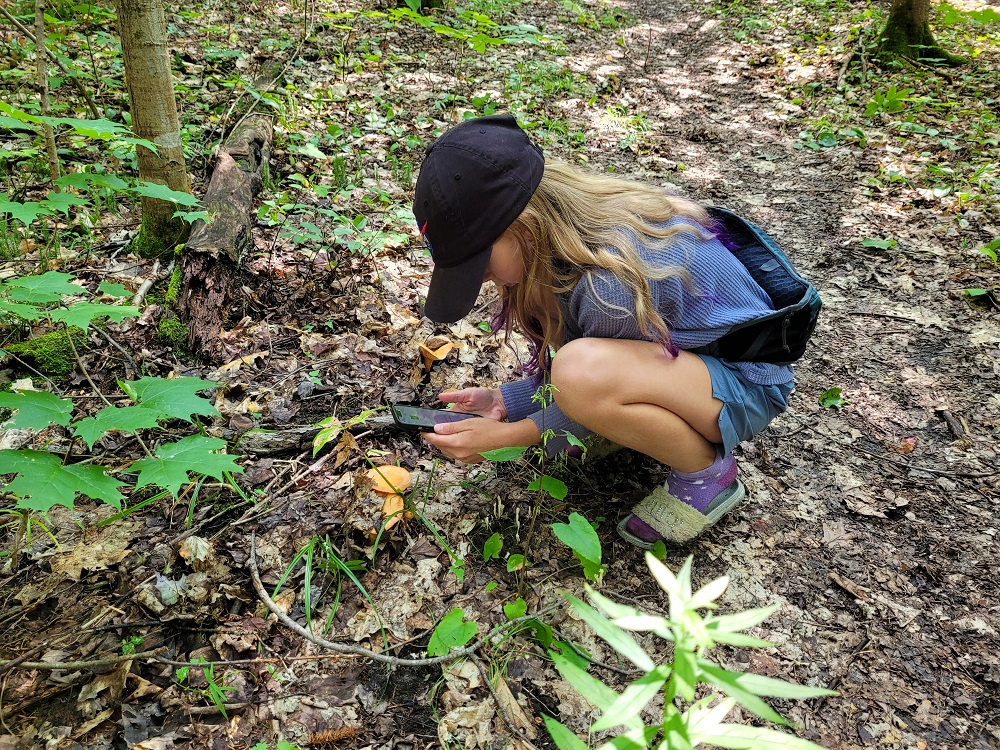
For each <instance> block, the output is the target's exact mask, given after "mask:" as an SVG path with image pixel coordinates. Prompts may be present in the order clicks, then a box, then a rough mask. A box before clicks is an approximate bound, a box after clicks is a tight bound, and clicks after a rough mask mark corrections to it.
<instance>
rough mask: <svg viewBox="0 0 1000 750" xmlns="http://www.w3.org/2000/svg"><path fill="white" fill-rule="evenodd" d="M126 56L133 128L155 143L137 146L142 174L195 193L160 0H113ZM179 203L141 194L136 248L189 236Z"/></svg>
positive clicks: (146, 250) (160, 250)
mask: <svg viewBox="0 0 1000 750" xmlns="http://www.w3.org/2000/svg"><path fill="white" fill-rule="evenodd" d="M115 11H116V12H117V14H118V29H119V33H120V34H121V41H122V57H123V58H124V61H125V83H126V87H127V89H128V98H129V106H130V108H131V110H132V130H133V131H134V132H135V134H136V135H137V136H139V137H140V138H145V139H146V140H148V141H152V142H153V143H154V144H156V148H157V151H158V153H153V152H152V151H150V150H149V149H148V148H145V147H143V146H138V147H137V156H138V159H139V178H140V179H142V180H144V181H146V182H155V183H158V184H160V185H166V186H167V187H169V188H170V189H172V190H177V191H180V192H184V193H190V192H191V180H190V179H189V178H188V174H187V170H186V169H185V166H184V148H183V146H182V145H181V129H180V124H179V123H178V120H177V102H176V100H175V99H174V82H173V79H172V78H171V72H170V53H169V50H168V48H167V21H166V17H165V16H164V13H163V1H162V0H115ZM176 210H177V209H176V205H175V204H174V203H171V202H170V201H163V200H159V199H157V198H145V197H144V198H143V199H142V226H141V227H140V229H139V235H138V237H136V239H135V240H134V241H133V247H134V248H135V249H136V251H137V252H138V253H139V254H140V255H142V256H143V257H147V258H149V257H155V256H158V255H162V254H164V253H166V252H169V251H170V250H172V249H173V248H174V246H175V245H177V244H178V243H180V242H183V241H184V238H185V236H186V235H187V230H188V225H187V223H186V222H185V221H184V220H183V219H180V218H177V219H175V218H173V214H174V212H175V211H176Z"/></svg>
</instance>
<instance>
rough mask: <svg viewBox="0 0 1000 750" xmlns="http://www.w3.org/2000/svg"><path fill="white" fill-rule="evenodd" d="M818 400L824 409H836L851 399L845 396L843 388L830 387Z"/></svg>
mask: <svg viewBox="0 0 1000 750" xmlns="http://www.w3.org/2000/svg"><path fill="white" fill-rule="evenodd" d="M818 400H819V405H820V406H822V407H823V408H824V409H834V408H836V407H838V406H844V405H845V404H849V403H850V401H848V400H847V399H846V398H844V397H843V389H842V388H828V389H827V390H825V391H823V393H821V394H820V396H819V399H818Z"/></svg>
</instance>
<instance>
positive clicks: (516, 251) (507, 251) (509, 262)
mask: <svg viewBox="0 0 1000 750" xmlns="http://www.w3.org/2000/svg"><path fill="white" fill-rule="evenodd" d="M523 280H524V262H523V261H522V259H521V247H520V245H519V244H518V242H517V237H516V236H515V234H514V232H512V231H511V230H510V229H508V230H507V231H506V232H504V233H503V234H502V235H500V239H498V240H497V241H496V242H494V243H493V252H492V253H491V254H490V263H489V265H488V266H486V274H485V275H484V276H483V283H484V284H485V283H486V282H487V281H492V282H493V283H494V284H496V285H497V286H514V285H515V284H520V283H521V281H523Z"/></svg>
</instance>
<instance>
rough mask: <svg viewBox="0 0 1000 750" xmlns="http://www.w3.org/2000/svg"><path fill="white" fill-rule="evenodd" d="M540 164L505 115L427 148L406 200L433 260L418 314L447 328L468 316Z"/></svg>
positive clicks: (473, 123)
mask: <svg viewBox="0 0 1000 750" xmlns="http://www.w3.org/2000/svg"><path fill="white" fill-rule="evenodd" d="M544 167H545V157H544V156H543V155H542V150H541V149H540V148H539V147H538V146H536V145H535V144H534V143H532V142H531V140H530V139H529V138H528V135H527V133H525V132H524V131H523V130H521V128H520V127H519V126H518V124H517V121H516V120H515V119H514V118H513V117H512V116H511V115H490V116H489V117H477V118H473V119H471V120H466V121H465V122H463V123H462V124H460V125H456V126H455V127H453V128H452V129H451V130H449V131H448V132H446V133H445V134H444V135H442V136H441V137H440V138H439V139H438V140H437V141H435V142H434V143H432V144H431V145H430V146H428V147H427V153H426V155H425V157H424V162H423V164H422V165H421V167H420V174H419V175H418V176H417V187H416V191H415V194H414V200H413V216H414V218H416V220H417V227H418V229H419V230H420V234H422V235H423V237H424V240H425V242H426V243H427V247H428V248H429V249H430V251H431V258H432V259H433V260H434V272H433V274H432V275H431V283H430V288H429V289H428V290H427V303H426V304H425V305H424V315H426V316H427V317H428V318H430V319H431V320H433V321H436V322H438V323H454V322H455V321H456V320H460V319H461V318H464V317H465V316H466V315H468V314H469V311H470V310H471V309H472V307H473V305H475V304H476V298H477V297H478V296H479V289H480V287H481V286H482V284H483V274H485V273H486V266H487V265H488V264H489V262H490V252H491V250H492V247H493V243H494V242H495V241H496V240H497V239H498V238H499V237H500V235H502V234H503V233H504V231H506V229H507V227H509V226H510V225H511V224H512V223H513V222H514V219H516V218H517V217H518V216H520V214H521V212H522V211H524V208H525V206H527V205H528V200H529V199H530V198H531V196H532V194H533V193H534V192H535V188H537V187H538V183H539V182H541V180H542V172H543V170H544Z"/></svg>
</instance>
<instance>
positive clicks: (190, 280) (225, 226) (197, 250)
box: [178, 117, 273, 359]
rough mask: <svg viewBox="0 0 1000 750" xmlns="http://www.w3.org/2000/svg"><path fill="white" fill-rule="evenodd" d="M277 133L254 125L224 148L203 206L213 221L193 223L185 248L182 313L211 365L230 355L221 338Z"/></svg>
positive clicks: (192, 342)
mask: <svg viewBox="0 0 1000 750" xmlns="http://www.w3.org/2000/svg"><path fill="white" fill-rule="evenodd" d="M272 133H273V129H272V125H271V120H270V119H269V118H266V117H260V118H254V119H250V120H248V121H247V122H245V123H244V124H243V125H241V126H239V127H238V128H237V129H236V130H234V131H233V132H232V133H231V134H230V136H229V138H228V139H227V140H226V143H225V145H223V146H221V147H219V152H218V155H217V156H216V160H215V169H214V171H213V172H212V180H211V182H209V185H208V189H207V190H206V191H205V198H204V200H203V201H202V203H203V204H204V206H205V210H206V211H208V215H209V220H208V222H204V221H200V220H199V221H196V222H195V223H194V226H193V227H192V229H191V237H190V239H189V240H188V242H187V244H186V245H185V246H184V265H183V269H182V271H181V285H180V293H179V295H178V308H179V309H178V312H179V313H180V316H181V318H182V319H183V320H184V322H186V323H187V324H188V346H189V348H190V349H191V350H192V351H196V352H199V353H201V354H204V355H207V356H208V357H209V358H211V359H219V358H222V357H226V356H227V355H228V354H229V353H228V352H226V351H225V346H224V344H223V342H222V341H221V340H220V336H219V334H220V333H221V332H222V329H223V327H224V326H225V324H226V322H227V320H226V318H227V316H230V315H231V309H230V308H231V307H232V306H233V301H234V297H235V295H234V294H233V290H234V289H238V284H237V281H236V276H237V271H238V270H239V267H240V264H241V263H242V260H243V254H244V251H245V250H246V249H247V247H249V245H250V242H251V239H252V229H253V225H254V222H255V220H256V214H255V213H254V211H253V202H254V198H256V196H257V194H258V193H259V192H260V190H261V187H262V185H263V177H262V174H261V171H262V168H263V167H264V165H265V164H266V163H267V160H268V159H269V158H270V153H271V138H272ZM233 317H235V316H233Z"/></svg>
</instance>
